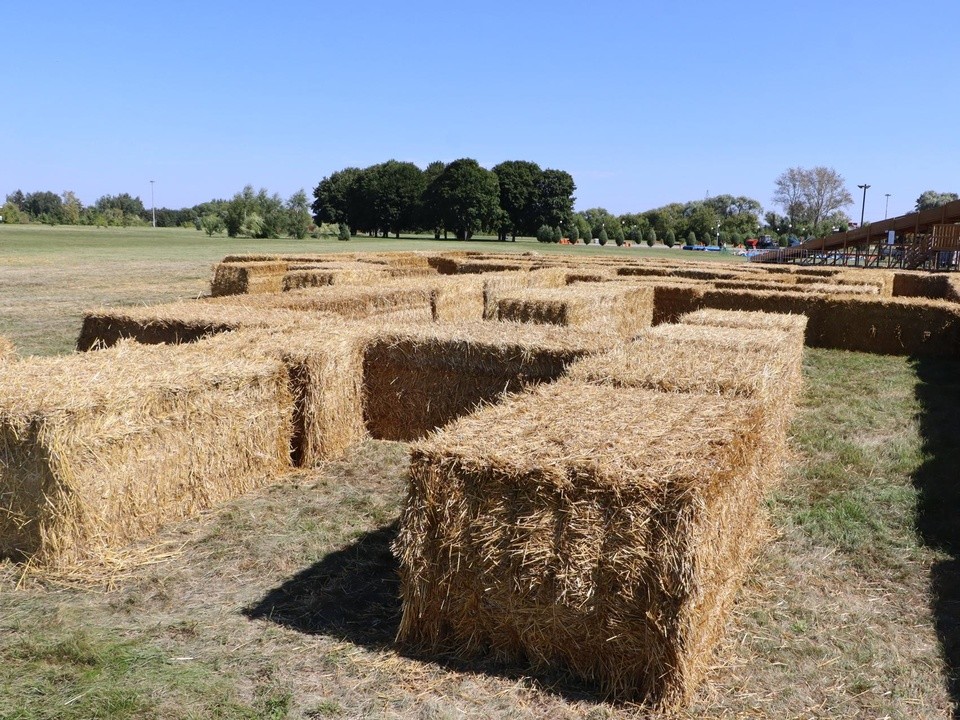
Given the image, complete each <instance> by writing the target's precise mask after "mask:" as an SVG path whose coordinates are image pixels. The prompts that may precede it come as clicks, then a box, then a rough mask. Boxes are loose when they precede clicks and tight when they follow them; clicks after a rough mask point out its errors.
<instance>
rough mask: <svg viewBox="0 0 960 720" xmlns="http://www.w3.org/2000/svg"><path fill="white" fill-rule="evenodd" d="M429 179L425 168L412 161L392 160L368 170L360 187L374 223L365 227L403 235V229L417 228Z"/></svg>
mask: <svg viewBox="0 0 960 720" xmlns="http://www.w3.org/2000/svg"><path fill="white" fill-rule="evenodd" d="M425 182H426V181H425V179H424V175H423V171H422V170H420V168H418V167H417V166H416V165H414V164H413V163H410V162H399V161H397V160H388V161H387V162H385V163H381V164H379V165H374V166H372V167H369V168H367V169H366V170H364V171H363V173H362V174H361V175H360V179H359V181H358V184H357V188H358V190H359V192H360V193H361V194H362V195H363V202H364V205H365V209H364V214H365V215H366V216H367V219H368V223H367V224H368V225H370V227H368V228H365V229H367V230H371V231H373V232H377V231H379V232H380V233H382V234H383V235H384V237H386V235H387V233H388V232H392V233H393V234H394V235H395V236H397V237H400V232H401V231H403V230H412V229H414V228H415V227H416V225H417V220H418V217H417V216H418V214H419V213H418V211H419V204H420V201H421V198H422V197H423V192H424V190H425V189H426V184H425Z"/></svg>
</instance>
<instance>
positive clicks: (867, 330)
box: [702, 290, 960, 358]
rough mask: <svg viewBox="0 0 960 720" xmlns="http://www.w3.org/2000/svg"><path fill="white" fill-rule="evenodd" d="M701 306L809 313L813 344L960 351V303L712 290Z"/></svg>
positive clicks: (943, 353) (900, 351)
mask: <svg viewBox="0 0 960 720" xmlns="http://www.w3.org/2000/svg"><path fill="white" fill-rule="evenodd" d="M702 307H705V308H713V309H717V310H763V311H765V312H775V313H788V314H803V315H806V316H807V319H808V322H807V332H806V339H807V344H808V345H809V346H811V347H824V348H835V349H839V350H855V351H858V352H869V353H878V354H881V355H927V356H938V357H954V358H955V357H957V355H958V353H960V308H958V307H957V305H956V304H955V303H950V302H945V301H942V300H940V301H938V300H924V299H919V298H889V299H888V298H873V299H870V298H860V297H855V296H820V295H814V294H809V293H798V292H780V293H773V292H763V291H759V290H756V291H751V290H708V291H706V292H704V294H703V299H702Z"/></svg>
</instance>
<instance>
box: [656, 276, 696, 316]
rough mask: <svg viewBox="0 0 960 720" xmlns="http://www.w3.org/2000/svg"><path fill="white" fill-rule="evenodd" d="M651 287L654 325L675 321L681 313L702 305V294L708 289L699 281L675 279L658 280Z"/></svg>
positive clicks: (683, 313) (691, 310)
mask: <svg viewBox="0 0 960 720" xmlns="http://www.w3.org/2000/svg"><path fill="white" fill-rule="evenodd" d="M652 287H653V319H652V323H653V324H654V325H660V324H661V323H675V322H676V321H677V318H679V317H680V316H681V315H685V314H686V313H689V312H693V311H694V310H699V309H700V307H701V306H702V305H703V294H704V293H705V292H706V291H707V290H709V289H710V286H709V285H705V284H703V283H701V282H696V281H683V282H679V281H677V280H670V281H669V282H659V281H658V282H656V283H655V284H653V285H652Z"/></svg>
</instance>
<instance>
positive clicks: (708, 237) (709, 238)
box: [700, 232, 716, 246]
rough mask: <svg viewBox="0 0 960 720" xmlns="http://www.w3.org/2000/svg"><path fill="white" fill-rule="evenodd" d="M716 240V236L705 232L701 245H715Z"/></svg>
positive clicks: (701, 237) (701, 238)
mask: <svg viewBox="0 0 960 720" xmlns="http://www.w3.org/2000/svg"><path fill="white" fill-rule="evenodd" d="M715 239H716V236H715V235H714V234H713V233H708V232H705V233H703V234H702V235H701V236H700V243H701V244H702V245H707V246H709V245H713V242H714V240H715Z"/></svg>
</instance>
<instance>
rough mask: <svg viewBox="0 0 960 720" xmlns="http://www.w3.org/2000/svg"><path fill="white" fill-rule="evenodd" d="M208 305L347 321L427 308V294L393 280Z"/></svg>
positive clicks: (231, 299)
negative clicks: (326, 315) (327, 316)
mask: <svg viewBox="0 0 960 720" xmlns="http://www.w3.org/2000/svg"><path fill="white" fill-rule="evenodd" d="M210 302H211V303H222V304H229V305H241V306H244V307H250V308H257V309H264V310H271V309H272V310H298V311H301V312H308V313H313V314H316V313H335V314H337V315H342V316H343V317H347V318H365V317H370V316H372V315H376V314H379V313H382V312H391V311H393V310H407V309H416V308H429V307H430V290H429V288H428V287H425V286H423V285H422V284H412V283H401V282H400V281H396V280H395V281H392V282H391V283H389V284H388V283H383V284H381V285H379V286H377V287H375V288H371V287H365V286H361V285H332V286H330V287H324V288H311V289H306V290H291V291H289V292H285V293H275V294H270V295H231V296H227V297H220V298H213V299H212V300H211V301H210Z"/></svg>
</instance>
